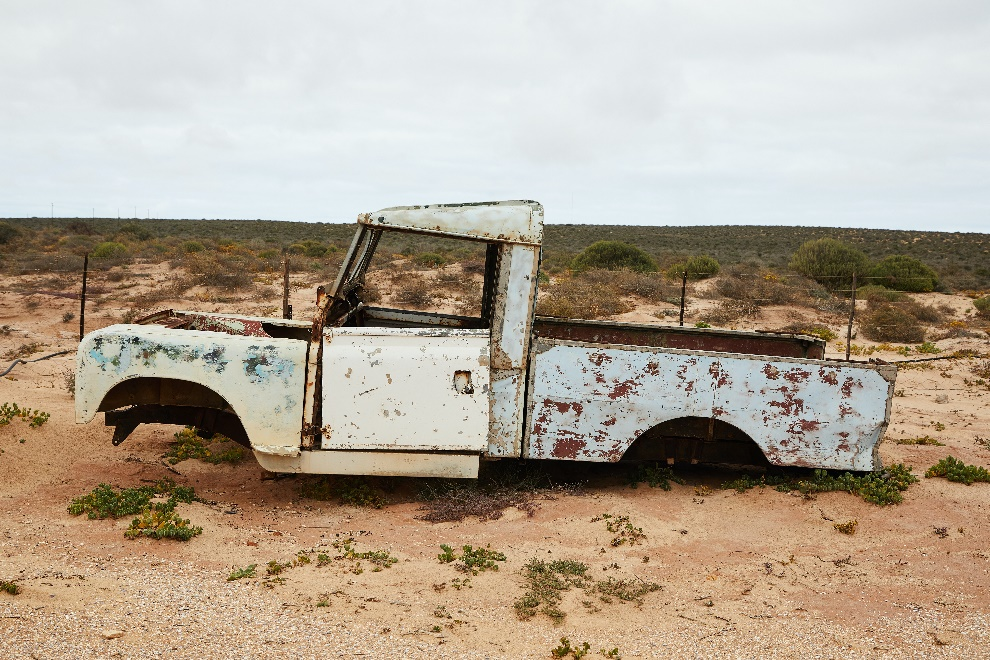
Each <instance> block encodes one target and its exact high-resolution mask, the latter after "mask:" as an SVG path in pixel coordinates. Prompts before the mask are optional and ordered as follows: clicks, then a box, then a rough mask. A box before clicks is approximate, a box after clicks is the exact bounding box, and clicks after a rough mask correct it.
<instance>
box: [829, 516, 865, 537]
mask: <svg viewBox="0 0 990 660" xmlns="http://www.w3.org/2000/svg"><path fill="white" fill-rule="evenodd" d="M858 525H859V521H858V520H847V521H846V522H843V523H834V524H833V525H832V527H835V529H836V530H837V531H838V532H840V533H842V534H848V535H849V536H852V535H853V534H855V533H856V527H857V526H858Z"/></svg>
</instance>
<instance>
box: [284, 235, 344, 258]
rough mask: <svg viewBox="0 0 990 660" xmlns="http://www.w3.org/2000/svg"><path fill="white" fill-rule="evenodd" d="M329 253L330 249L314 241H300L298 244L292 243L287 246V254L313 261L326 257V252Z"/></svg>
mask: <svg viewBox="0 0 990 660" xmlns="http://www.w3.org/2000/svg"><path fill="white" fill-rule="evenodd" d="M333 249H336V248H333ZM331 251H332V250H331V248H328V247H327V246H326V245H324V244H323V243H320V242H319V241H314V240H306V241H300V242H299V243H293V244H292V245H290V246H289V252H291V253H292V254H302V255H305V256H307V257H311V258H313V259H319V258H320V257H323V256H326V254H327V252H331Z"/></svg>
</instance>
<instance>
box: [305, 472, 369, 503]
mask: <svg viewBox="0 0 990 660" xmlns="http://www.w3.org/2000/svg"><path fill="white" fill-rule="evenodd" d="M299 497H304V498H306V499H310V500H321V501H324V502H326V501H330V500H338V501H339V502H340V503H341V504H349V505H351V506H359V507H367V508H371V509H381V508H382V507H384V506H385V505H386V504H388V500H386V499H385V496H384V495H383V494H382V493H381V492H380V491H379V490H378V489H377V488H375V487H373V486H372V485H371V483H370V482H369V481H368V479H367V478H366V477H337V478H331V477H319V478H317V479H313V480H311V481H307V482H304V483H303V484H302V486H300V487H299Z"/></svg>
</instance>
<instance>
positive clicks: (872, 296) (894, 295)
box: [856, 284, 905, 302]
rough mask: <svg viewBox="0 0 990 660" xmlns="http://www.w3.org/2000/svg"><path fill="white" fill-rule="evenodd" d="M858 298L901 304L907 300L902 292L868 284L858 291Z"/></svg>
mask: <svg viewBox="0 0 990 660" xmlns="http://www.w3.org/2000/svg"><path fill="white" fill-rule="evenodd" d="M856 298H857V299H859V300H870V301H877V302H900V301H902V300H904V299H905V295H904V294H903V293H901V292H900V291H891V290H890V289H888V288H887V287H885V286H883V285H880V284H867V285H866V286H861V287H859V288H858V289H856Z"/></svg>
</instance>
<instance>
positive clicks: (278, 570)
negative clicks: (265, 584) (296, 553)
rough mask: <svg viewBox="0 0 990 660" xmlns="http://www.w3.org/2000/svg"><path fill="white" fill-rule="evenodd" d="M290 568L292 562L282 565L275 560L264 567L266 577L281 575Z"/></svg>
mask: <svg viewBox="0 0 990 660" xmlns="http://www.w3.org/2000/svg"><path fill="white" fill-rule="evenodd" d="M290 568H292V562H291V561H290V562H286V563H284V564H283V563H282V562H280V561H279V560H277V559H272V560H271V561H270V562H268V565H267V566H266V567H265V574H266V575H281V574H282V573H283V572H284V571H286V570H288V569H290Z"/></svg>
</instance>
